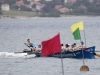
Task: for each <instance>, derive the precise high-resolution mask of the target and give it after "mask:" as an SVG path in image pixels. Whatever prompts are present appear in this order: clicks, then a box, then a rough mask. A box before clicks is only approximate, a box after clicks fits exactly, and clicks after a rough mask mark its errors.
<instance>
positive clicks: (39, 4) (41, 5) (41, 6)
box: [35, 2, 45, 10]
mask: <svg viewBox="0 0 100 75" xmlns="http://www.w3.org/2000/svg"><path fill="white" fill-rule="evenodd" d="M35 4H36V10H41V9H42V8H43V7H44V6H45V4H41V3H40V2H35Z"/></svg>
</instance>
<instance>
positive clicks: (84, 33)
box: [83, 30, 87, 47]
mask: <svg viewBox="0 0 100 75" xmlns="http://www.w3.org/2000/svg"><path fill="white" fill-rule="evenodd" d="M83 32H84V39H85V46H86V47H87V45H86V37H85V30H83Z"/></svg>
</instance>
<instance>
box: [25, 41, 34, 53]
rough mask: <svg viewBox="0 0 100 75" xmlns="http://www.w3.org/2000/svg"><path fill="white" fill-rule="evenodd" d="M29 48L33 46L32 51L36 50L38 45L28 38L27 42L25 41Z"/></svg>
mask: <svg viewBox="0 0 100 75" xmlns="http://www.w3.org/2000/svg"><path fill="white" fill-rule="evenodd" d="M25 44H26V45H27V46H28V47H29V48H31V51H32V52H36V46H35V45H34V44H33V43H31V42H30V39H27V43H25Z"/></svg>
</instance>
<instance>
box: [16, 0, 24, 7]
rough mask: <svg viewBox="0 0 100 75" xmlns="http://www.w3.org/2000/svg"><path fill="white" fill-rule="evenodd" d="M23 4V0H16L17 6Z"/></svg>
mask: <svg viewBox="0 0 100 75" xmlns="http://www.w3.org/2000/svg"><path fill="white" fill-rule="evenodd" d="M23 4H24V2H23V0H19V1H16V5H17V6H20V5H23Z"/></svg>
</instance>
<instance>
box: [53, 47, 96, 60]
mask: <svg viewBox="0 0 100 75" xmlns="http://www.w3.org/2000/svg"><path fill="white" fill-rule="evenodd" d="M94 53H95V46H93V47H89V48H86V49H83V52H82V50H77V51H73V52H70V51H66V52H62V53H58V54H54V55H52V57H57V58H61V57H62V58H89V59H94V58H95V55H94ZM83 54H84V55H83Z"/></svg>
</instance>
